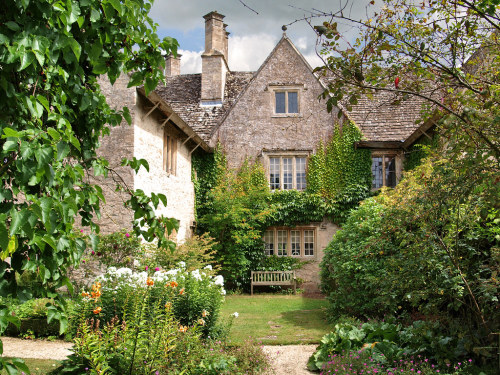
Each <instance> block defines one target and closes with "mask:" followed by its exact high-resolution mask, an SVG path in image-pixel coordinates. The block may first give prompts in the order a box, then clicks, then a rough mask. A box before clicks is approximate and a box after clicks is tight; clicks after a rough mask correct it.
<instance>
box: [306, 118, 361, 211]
mask: <svg viewBox="0 0 500 375" xmlns="http://www.w3.org/2000/svg"><path fill="white" fill-rule="evenodd" d="M361 137H362V134H361V131H360V130H359V129H358V127H357V126H356V125H354V124H353V123H351V122H349V123H346V124H344V125H343V126H341V125H338V126H336V127H335V131H334V134H333V137H332V139H331V141H330V143H328V144H327V145H324V144H323V143H322V142H321V143H320V144H319V146H318V150H317V152H316V154H314V155H312V156H311V157H310V159H309V166H308V173H307V191H308V192H309V193H314V194H319V195H321V196H322V197H324V198H327V199H329V200H333V201H335V200H337V199H338V198H339V197H341V196H344V195H345V194H346V192H353V191H359V190H366V192H367V193H368V192H369V189H370V186H371V153H370V150H368V149H357V148H355V147H354V143H355V142H357V141H360V140H361ZM355 187H356V188H355Z"/></svg>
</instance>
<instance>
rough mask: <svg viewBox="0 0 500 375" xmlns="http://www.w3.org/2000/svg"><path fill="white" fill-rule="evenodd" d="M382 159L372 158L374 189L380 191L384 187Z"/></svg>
mask: <svg viewBox="0 0 500 375" xmlns="http://www.w3.org/2000/svg"><path fill="white" fill-rule="evenodd" d="M382 173H383V170H382V157H372V188H373V189H378V188H380V187H382V185H383V181H384V180H383V174H382Z"/></svg>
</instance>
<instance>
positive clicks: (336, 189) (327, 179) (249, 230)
mask: <svg viewBox="0 0 500 375" xmlns="http://www.w3.org/2000/svg"><path fill="white" fill-rule="evenodd" d="M360 139H361V133H360V131H359V129H358V128H357V127H356V126H355V125H353V124H350V123H349V124H346V125H344V126H343V128H336V130H335V132H334V135H333V137H332V140H331V141H330V142H329V143H327V144H326V145H324V144H320V145H319V147H318V151H317V152H316V154H314V155H312V156H311V157H310V159H309V167H308V172H307V176H306V178H307V182H308V188H307V190H306V191H297V190H276V191H273V192H271V191H270V189H269V183H268V180H267V176H266V172H265V170H264V167H263V166H262V164H261V163H259V162H252V161H250V160H245V162H244V163H243V164H242V166H241V167H240V169H239V170H237V171H235V170H231V169H230V168H228V166H227V160H226V156H225V154H224V152H223V150H222V147H221V146H220V145H218V146H217V147H216V149H215V151H214V153H213V154H208V155H207V154H202V153H198V154H195V155H194V156H193V161H192V164H193V181H194V184H195V194H196V214H197V222H198V227H197V230H198V232H199V233H205V232H208V233H209V234H210V236H211V237H213V238H215V239H216V240H217V241H218V245H217V246H216V251H217V255H216V258H217V260H218V261H219V263H220V264H221V266H222V272H223V274H224V277H225V279H226V282H227V284H228V286H229V287H234V288H241V287H243V288H245V287H247V286H248V284H249V275H250V272H249V271H250V270H252V269H253V270H255V269H259V267H263V266H264V263H265V258H264V251H263V249H264V243H263V241H262V237H263V233H264V231H265V230H266V229H267V228H269V227H271V226H277V225H280V226H288V227H293V226H296V225H299V224H306V223H311V222H321V221H323V219H324V218H325V217H328V218H329V219H331V220H332V221H334V222H336V223H342V222H343V221H344V220H345V219H346V217H347V215H348V212H349V211H350V210H351V209H352V208H355V207H357V205H358V203H359V201H361V200H362V199H364V198H366V197H367V196H368V195H369V192H370V185H371V171H370V169H371V157H370V151H369V150H362V149H355V147H354V142H356V141H358V140H360ZM277 268H279V269H281V268H282V267H281V266H279V267H277Z"/></svg>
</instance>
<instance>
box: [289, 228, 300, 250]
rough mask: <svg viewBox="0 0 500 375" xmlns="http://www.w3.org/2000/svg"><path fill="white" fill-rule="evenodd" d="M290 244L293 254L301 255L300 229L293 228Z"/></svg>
mask: <svg viewBox="0 0 500 375" xmlns="http://www.w3.org/2000/svg"><path fill="white" fill-rule="evenodd" d="M290 245H291V248H292V255H299V256H300V231H299V230H292V231H291V232H290Z"/></svg>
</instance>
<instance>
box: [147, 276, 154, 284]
mask: <svg viewBox="0 0 500 375" xmlns="http://www.w3.org/2000/svg"><path fill="white" fill-rule="evenodd" d="M146 284H147V286H153V285H155V282H154V281H153V279H151V278H149V277H148V279H147V280H146Z"/></svg>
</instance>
